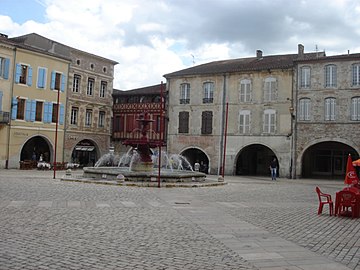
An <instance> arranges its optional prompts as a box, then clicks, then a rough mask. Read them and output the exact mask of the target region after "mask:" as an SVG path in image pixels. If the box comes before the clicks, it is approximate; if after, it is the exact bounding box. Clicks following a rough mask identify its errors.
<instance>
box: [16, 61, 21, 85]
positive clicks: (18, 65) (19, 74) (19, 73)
mask: <svg viewBox="0 0 360 270" xmlns="http://www.w3.org/2000/svg"><path fill="white" fill-rule="evenodd" d="M20 76H21V65H20V64H16V74H15V82H16V83H19V82H20Z"/></svg>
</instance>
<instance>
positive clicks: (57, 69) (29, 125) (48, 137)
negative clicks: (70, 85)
mask: <svg viewBox="0 0 360 270" xmlns="http://www.w3.org/2000/svg"><path fill="white" fill-rule="evenodd" d="M0 44H1V45H0V47H1V48H2V49H1V51H0V59H1V62H2V63H3V64H4V66H3V68H4V69H3V71H2V79H1V88H2V89H0V91H1V92H2V97H3V98H2V100H0V101H1V103H2V105H1V106H3V107H4V110H5V111H7V112H9V113H10V120H9V121H8V123H7V127H6V128H1V130H2V133H1V135H2V136H4V137H2V136H1V140H4V141H2V144H3V143H5V144H4V145H2V147H0V153H1V154H0V156H1V166H2V167H3V166H4V164H5V167H6V168H18V167H19V166H20V167H21V166H22V165H24V168H32V167H34V165H35V167H36V165H37V163H36V162H37V161H39V160H41V161H44V162H47V163H52V162H54V161H55V160H56V161H58V162H62V161H63V155H62V151H57V149H62V148H63V143H64V124H65V122H64V119H65V115H64V114H65V104H66V91H65V90H66V89H65V88H66V82H67V77H68V73H69V63H70V59H68V58H66V57H65V56H60V55H57V54H55V53H52V52H43V51H42V50H40V49H38V48H34V47H31V46H28V45H26V44H23V43H17V42H14V41H13V40H10V39H8V38H7V37H6V36H2V37H1V39H0ZM3 115H4V114H3ZM3 131H4V132H3Z"/></svg>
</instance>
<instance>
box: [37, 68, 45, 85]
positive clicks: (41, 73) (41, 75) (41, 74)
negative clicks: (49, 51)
mask: <svg viewBox="0 0 360 270" xmlns="http://www.w3.org/2000/svg"><path fill="white" fill-rule="evenodd" d="M45 86H46V68H42V67H39V68H38V77H37V88H41V89H44V88H45Z"/></svg>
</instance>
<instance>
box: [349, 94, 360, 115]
mask: <svg viewBox="0 0 360 270" xmlns="http://www.w3.org/2000/svg"><path fill="white" fill-rule="evenodd" d="M351 120H353V121H360V97H354V98H352V99H351Z"/></svg>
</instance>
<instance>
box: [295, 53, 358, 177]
mask: <svg viewBox="0 0 360 270" xmlns="http://www.w3.org/2000/svg"><path fill="white" fill-rule="evenodd" d="M296 63H297V65H296V73H295V76H294V97H295V100H296V102H295V104H294V105H295V106H296V108H295V112H296V122H295V123H294V129H295V134H296V137H294V151H293V153H294V157H293V158H294V161H295V163H296V164H295V165H296V166H295V167H294V171H293V172H292V173H293V175H294V177H312V178H313V177H326V178H330V179H331V178H339V177H340V178H341V177H343V176H344V174H345V172H346V162H347V157H348V155H349V154H351V156H352V158H353V159H357V158H359V153H360V54H345V55H335V56H322V57H318V58H316V59H312V60H305V59H303V60H299V61H297V62H296Z"/></svg>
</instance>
